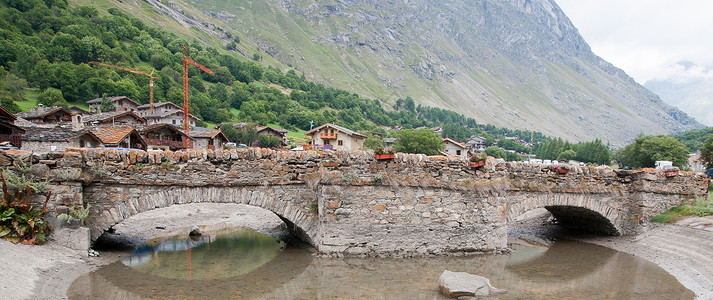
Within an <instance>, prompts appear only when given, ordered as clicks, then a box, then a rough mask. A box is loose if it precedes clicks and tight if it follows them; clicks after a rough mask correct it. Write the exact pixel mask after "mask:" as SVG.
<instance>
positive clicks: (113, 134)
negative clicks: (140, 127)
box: [92, 126, 139, 144]
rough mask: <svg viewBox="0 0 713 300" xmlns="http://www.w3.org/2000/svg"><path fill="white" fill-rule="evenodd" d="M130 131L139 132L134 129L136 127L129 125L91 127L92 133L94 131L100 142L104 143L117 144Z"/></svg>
mask: <svg viewBox="0 0 713 300" xmlns="http://www.w3.org/2000/svg"><path fill="white" fill-rule="evenodd" d="M132 132H136V134H137V135H139V133H138V132H137V131H136V129H134V127H130V126H112V127H96V128H92V133H94V134H95V135H96V136H97V137H99V139H100V140H101V142H102V143H104V144H118V143H119V142H121V141H122V140H123V139H124V138H126V136H127V135H130V134H131V133H132Z"/></svg>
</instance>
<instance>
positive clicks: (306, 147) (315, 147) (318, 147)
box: [302, 144, 332, 150]
mask: <svg viewBox="0 0 713 300" xmlns="http://www.w3.org/2000/svg"><path fill="white" fill-rule="evenodd" d="M331 149H332V145H307V144H305V145H302V150H331Z"/></svg>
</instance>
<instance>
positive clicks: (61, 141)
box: [22, 126, 102, 152]
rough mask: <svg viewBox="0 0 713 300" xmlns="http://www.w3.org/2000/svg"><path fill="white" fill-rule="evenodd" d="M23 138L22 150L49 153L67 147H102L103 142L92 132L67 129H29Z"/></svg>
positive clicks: (57, 127)
mask: <svg viewBox="0 0 713 300" xmlns="http://www.w3.org/2000/svg"><path fill="white" fill-rule="evenodd" d="M25 130H26V133H25V134H24V135H23V136H22V150H31V151H36V152H47V151H55V150H61V149H65V148H67V147H80V148H83V147H86V148H96V147H101V146H102V142H101V140H100V139H99V137H97V136H96V135H94V134H93V133H92V132H91V131H89V130H86V129H82V130H76V131H75V130H72V129H71V128H67V127H60V126H55V127H53V128H42V127H28V128H26V129H25Z"/></svg>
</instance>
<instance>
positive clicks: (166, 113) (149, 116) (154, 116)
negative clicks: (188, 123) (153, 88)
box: [144, 109, 200, 120]
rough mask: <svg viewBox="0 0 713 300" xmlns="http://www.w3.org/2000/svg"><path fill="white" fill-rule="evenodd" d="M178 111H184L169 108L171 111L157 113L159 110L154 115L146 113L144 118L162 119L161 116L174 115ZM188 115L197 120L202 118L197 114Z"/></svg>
mask: <svg viewBox="0 0 713 300" xmlns="http://www.w3.org/2000/svg"><path fill="white" fill-rule="evenodd" d="M176 113H181V115H183V111H182V110H180V109H176V110H169V111H166V112H158V113H157V112H154V114H152V115H146V116H144V118H146V119H160V118H165V117H168V116H170V115H173V114H176ZM188 116H189V117H191V118H193V119H195V120H200V119H199V118H198V117H196V116H194V115H192V114H188Z"/></svg>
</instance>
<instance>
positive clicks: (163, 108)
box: [136, 102, 182, 117]
mask: <svg viewBox="0 0 713 300" xmlns="http://www.w3.org/2000/svg"><path fill="white" fill-rule="evenodd" d="M174 110H182V108H181V107H179V106H178V105H176V104H175V103H173V102H158V103H154V105H153V114H157V113H166V112H169V111H174ZM136 114H137V115H139V116H141V117H145V116H148V115H151V114H152V113H151V105H149V104H143V105H139V106H138V107H136Z"/></svg>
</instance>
